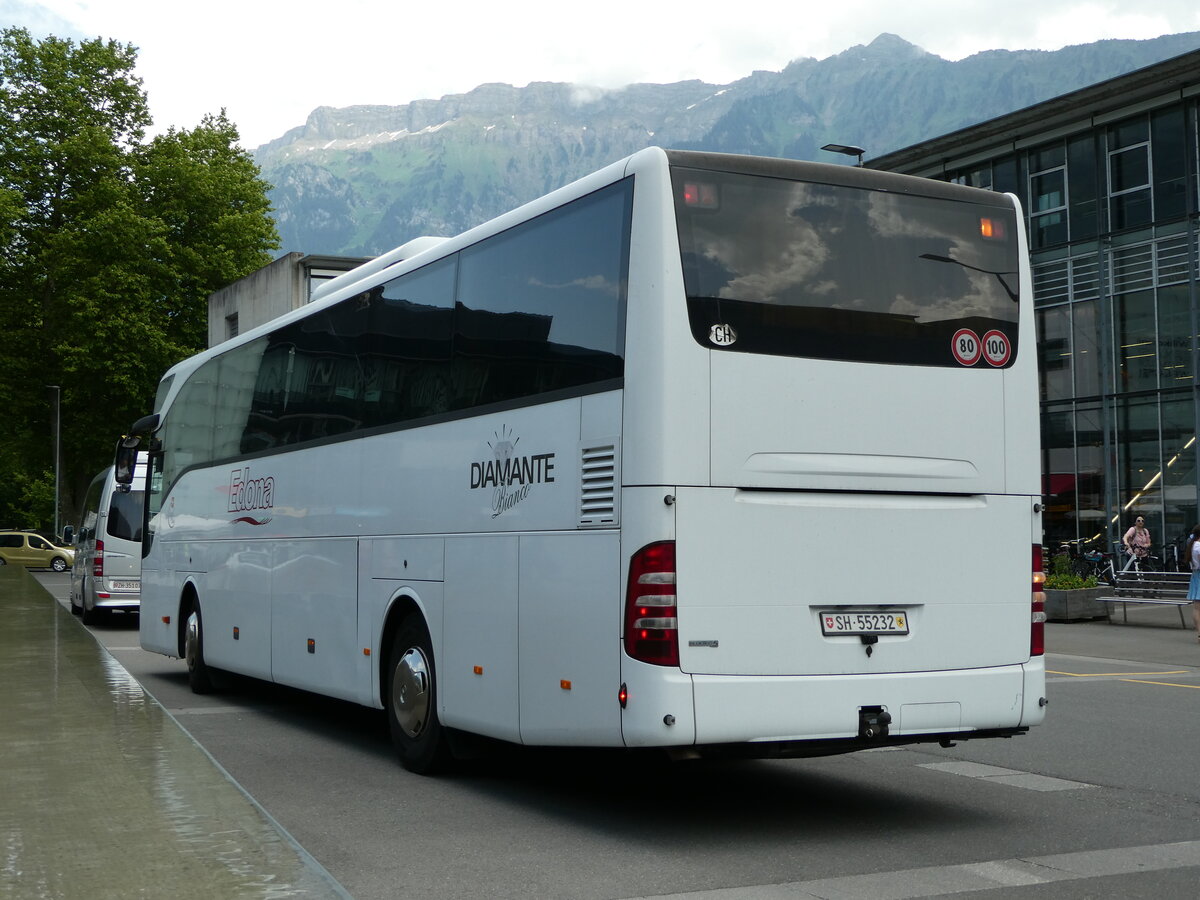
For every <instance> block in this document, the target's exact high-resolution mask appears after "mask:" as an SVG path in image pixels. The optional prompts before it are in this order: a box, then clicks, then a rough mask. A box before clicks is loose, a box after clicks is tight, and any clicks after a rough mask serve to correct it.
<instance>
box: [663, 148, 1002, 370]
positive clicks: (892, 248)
mask: <svg viewBox="0 0 1200 900" xmlns="http://www.w3.org/2000/svg"><path fill="white" fill-rule="evenodd" d="M672 178H673V186H674V192H675V211H676V217H677V221H678V224H679V240H680V252H681V255H682V262H683V274H684V282H685V286H686V290H687V299H688V315H689V319H690V322H691V328H692V333H693V335H694V336H695V338H696V340H697V341H698V342H700V343H701V344H703V345H704V346H706V347H709V348H711V349H714V350H724V351H731V352H743V353H765V354H773V355H778V356H801V357H810V358H817V359H836V360H848V361H854V362H876V363H893V364H907V365H924V366H950V367H963V366H977V367H981V368H989V367H996V368H1000V367H1006V366H1010V365H1012V363H1013V361H1014V359H1015V356H1016V346H1017V318H1018V302H1017V300H1018V284H1019V279H1018V253H1017V223H1016V216H1015V214H1014V211H1013V209H1012V208H1011V207H1010V206H1006V205H1004V204H1003V202H1002V201H1001V200H1000V198H999V197H997V202H996V204H995V205H989V204H986V203H972V202H964V201H960V200H948V199H935V198H931V197H922V196H916V195H911V194H900V193H892V192H884V191H874V190H865V189H861V188H854V187H846V186H839V185H829V184H819V183H810V182H798V181H789V180H785V179H781V178H772V177H764V176H755V175H745V174H732V173H725V172H713V171H707V170H698V169H686V168H679V167H677V168H674V169H673V170H672Z"/></svg>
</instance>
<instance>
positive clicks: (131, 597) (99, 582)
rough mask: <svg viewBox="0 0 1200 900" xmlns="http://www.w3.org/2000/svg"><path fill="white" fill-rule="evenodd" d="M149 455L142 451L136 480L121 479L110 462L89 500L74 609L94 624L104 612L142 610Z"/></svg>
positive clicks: (80, 533) (74, 580) (79, 543)
mask: <svg viewBox="0 0 1200 900" xmlns="http://www.w3.org/2000/svg"><path fill="white" fill-rule="evenodd" d="M146 459H147V454H145V453H139V454H138V457H137V465H136V467H135V469H134V477H133V484H117V482H116V478H115V476H114V475H113V467H112V466H109V467H108V468H107V469H104V470H103V471H102V472H100V473H99V474H98V475H97V476H96V477H95V478H93V479H92V483H91V485H90V486H89V487H88V490H87V493H86V494H85V495H84V499H83V513H82V515H81V516H80V519H79V527H78V530H77V531H76V534H75V564H74V566H73V567H72V570H71V612H73V613H75V614H76V615H82V616H83V621H84V622H85V623H87V624H88V625H93V624H95V623H96V621H97V620H98V619H99V617H100V615H101V614H102V613H104V612H108V611H112V610H123V611H125V612H137V611H138V609H139V608H140V607H141V600H142V581H141V578H142V498H143V496H144V491H145V485H146Z"/></svg>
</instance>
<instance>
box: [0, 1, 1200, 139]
mask: <svg viewBox="0 0 1200 900" xmlns="http://www.w3.org/2000/svg"><path fill="white" fill-rule="evenodd" d="M948 9H951V7H949V6H948V4H946V3H945V2H944V0H908V2H906V3H902V4H901V3H895V2H892V0H889V2H883V0H840V2H839V3H836V4H821V5H816V4H808V3H803V4H798V3H797V4H781V3H779V2H778V0H741V2H739V3H738V4H736V5H735V6H733V7H731V6H730V5H729V4H728V3H727V2H723V0H722V2H717V0H692V2H691V3H688V4H683V5H679V4H664V3H654V2H647V0H609V2H608V3H607V4H605V5H604V6H603V7H595V6H586V5H585V6H572V5H571V4H565V3H562V2H561V0H510V2H508V3H503V4H501V3H495V2H494V0H487V2H484V0H458V2H452V3H443V4H415V3H405V4H397V3H394V2H391V0H340V2H338V3H336V4H329V3H318V2H316V0H289V2H283V0H251V2H246V0H206V2H205V3H204V4H182V3H176V4H164V3H162V2H161V0H41V2H38V3H33V2H29V0H0V22H8V23H11V24H15V25H23V26H26V27H28V28H29V29H30V30H31V31H33V32H34V33H35V34H38V35H39V36H40V35H42V34H44V33H46V32H50V31H52V32H54V33H56V34H59V35H61V36H68V37H73V38H76V39H78V38H81V37H85V36H86V37H95V36H101V37H104V38H113V39H116V40H119V41H122V42H125V43H132V44H134V45H135V46H137V47H138V48H139V54H138V59H139V63H138V74H139V75H140V76H141V77H142V79H143V81H144V84H145V88H146V91H147V93H148V95H149V98H150V104H151V109H152V112H153V114H154V118H155V124H156V126H157V127H158V128H159V129H161V130H165V129H166V128H167V127H168V126H176V127H181V128H190V127H193V126H195V125H196V124H197V123H198V122H199V121H200V119H201V117H202V116H203V115H204V114H205V113H209V112H217V111H218V110H220V109H221V108H222V107H224V108H226V109H227V110H228V113H229V116H230V118H231V119H232V120H233V121H234V122H235V123H237V125H238V127H239V129H240V131H241V133H242V136H243V140H244V142H245V143H246V144H247V145H248V146H256V145H258V144H260V143H263V142H265V141H268V140H270V139H272V138H274V137H278V136H279V135H281V134H282V133H283V132H284V131H286V130H287V129H288V128H291V127H294V126H297V125H302V124H303V123H304V120H305V118H306V117H307V115H308V113H309V112H311V111H312V110H313V109H314V108H316V107H318V106H352V105H357V104H388V105H393V104H401V103H407V102H410V101H412V100H416V99H421V98H437V97H441V96H444V95H446V94H452V93H462V92H465V91H468V90H470V89H471V88H473V87H475V86H477V85H479V84H483V83H486V82H504V83H508V84H514V85H518V86H521V85H525V84H528V83H529V82H531V81H566V82H572V83H575V84H579V85H583V86H591V87H597V88H616V87H621V86H623V85H625V84H629V83H632V82H637V81H650V82H671V81H680V80H684V79H691V78H699V79H702V80H704V81H708V82H711V83H727V82H729V81H733V80H735V79H737V78H741V77H743V76H745V75H749V74H750V73H751V72H752V71H754V70H756V69H766V70H772V71H778V70H780V69H782V68H783V67H784V66H785V65H786V64H787V63H788V62H789V61H791V60H793V59H798V58H803V57H815V58H818V59H821V58H824V57H827V56H830V55H832V54H835V53H838V52H841V51H843V50H845V49H848V48H849V47H851V46H853V45H855V44H865V43H869V42H870V41H871V40H873V39H874V38H875V37H876V36H878V35H879V34H880V33H883V32H891V33H894V34H898V35H900V36H901V37H903V38H904V39H906V40H908V41H911V42H912V43H914V44H917V45H918V46H921V47H923V48H924V49H926V50H928V51H930V52H931V53H936V54H938V55H939V56H943V57H946V58H948V59H958V58H961V57H963V56H967V55H970V54H971V53H975V52H978V51H980V50H985V49H994V48H1007V49H1056V48H1058V47H1062V46H1065V45H1067V44H1075V43H1084V42H1089V41H1094V40H1100V39H1103V38H1110V37H1122V38H1130V37H1132V38H1148V37H1154V36H1157V35H1159V34H1166V33H1176V32H1182V31H1200V7H1198V6H1197V4H1196V3H1195V0H1158V2H1156V3H1155V4H1154V5H1153V6H1152V7H1148V6H1147V5H1146V4H1145V2H1144V0H1089V2H1079V3H1074V2H1070V0H1068V2H1065V3H1064V2H1056V3H1047V2H1045V0H1008V2H1006V3H1004V4H1003V5H1002V6H997V5H996V3H995V2H994V0H989V2H984V0H958V2H957V3H955V4H954V5H953V7H952V10H953V11H952V12H948V11H947V10H948Z"/></svg>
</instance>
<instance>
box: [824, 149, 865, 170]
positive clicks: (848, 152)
mask: <svg viewBox="0 0 1200 900" xmlns="http://www.w3.org/2000/svg"><path fill="white" fill-rule="evenodd" d="M821 149H822V150H828V151H829V152H830V153H844V154H846V155H847V156H857V157H858V165H859V166H860V167H861V166H862V164H863V154H864V153H866V152H867V151H866V150H864V149H863V148H862V147H855V146H853V145H852V144H826V145H825V146H824V147H822V148H821Z"/></svg>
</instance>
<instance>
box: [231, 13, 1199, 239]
mask: <svg viewBox="0 0 1200 900" xmlns="http://www.w3.org/2000/svg"><path fill="white" fill-rule="evenodd" d="M1197 48H1200V32H1193V33H1188V34H1177V35H1166V36H1163V37H1159V38H1154V39H1152V40H1145V41H1133V40H1109V41H1099V42H1096V43H1092V44H1080V45H1077V46H1072V47H1065V48H1063V49H1061V50H1055V51H1008V50H991V51H986V52H983V53H978V54H976V55H974V56H970V57H967V58H965V59H962V60H958V61H948V60H945V59H942V58H941V57H938V56H935V55H934V54H931V53H928V52H926V51H924V50H922V49H921V48H919V47H917V46H915V45H913V44H911V43H909V42H907V41H905V40H903V39H902V38H900V37H897V36H896V35H891V34H883V35H880V36H879V37H878V38H876V39H875V40H874V41H872V42H871V43H870V44H868V45H865V46H863V45H859V46H856V47H852V48H850V49H849V50H846V51H844V52H842V53H839V54H837V55H835V56H831V57H829V58H828V59H823V60H816V59H798V60H795V61H793V62H792V63H789V64H788V65H787V67H785V68H784V69H783V71H781V72H767V71H756V72H753V73H752V74H750V75H748V76H746V77H745V78H742V79H739V80H737V81H735V82H733V83H731V84H726V85H715V84H708V83H705V82H702V81H681V82H676V83H674V84H634V85H630V86H628V87H625V88H621V89H618V90H601V89H597V88H588V87H585V86H581V85H574V84H563V83H551V82H534V83H532V84H529V85H528V86H526V87H521V88H518V87H513V86H511V85H507V84H484V85H481V86H479V87H477V88H475V89H474V90H472V91H469V92H467V93H465V94H453V95H448V96H445V97H442V98H441V99H439V100H417V101H414V102H411V103H406V104H403V105H399V106H350V107H344V108H337V109H335V108H332V107H319V108H317V109H315V110H314V111H313V112H312V113H311V114H310V115H309V117H308V121H307V122H305V123H304V125H302V126H299V127H297V128H293V129H291V130H290V131H288V132H287V133H285V134H284V135H283V136H281V137H279V138H277V139H275V140H273V141H271V142H269V143H267V144H264V145H262V146H261V147H259V148H257V150H255V151H254V157H255V159H256V161H257V162H258V164H259V166H260V167H261V168H262V171H263V177H264V178H265V179H266V180H267V181H268V182H270V183H271V184H272V185H273V187H272V189H271V192H270V197H271V200H272V203H273V205H274V208H275V215H276V224H277V225H278V228H279V233H280V237H281V239H282V242H283V249H284V250H288V251H290V250H299V251H302V252H304V253H315V254H333V255H347V256H374V255H377V254H379V253H382V252H385V251H387V250H389V249H391V248H393V247H395V246H398V245H399V244H402V243H404V242H405V241H407V240H409V239H410V238H413V237H417V236H419V235H443V236H448V235H454V234H458V233H459V232H461V231H464V230H466V229H467V228H470V227H472V226H474V225H477V224H479V223H481V222H485V221H487V220H488V219H490V218H492V217H494V216H496V215H499V214H500V213H502V212H505V211H507V210H509V209H512V208H513V207H515V206H518V205H520V204H521V203H524V202H525V201H528V200H531V199H533V198H535V197H537V196H540V195H541V194H544V193H546V192H547V191H550V190H553V189H554V188H557V187H560V186H561V185H563V184H566V183H568V182H570V181H572V180H574V179H575V178H578V177H580V176H582V175H585V174H587V173H588V172H591V171H594V170H595V169H598V168H600V167H602V166H604V165H606V164H608V163H610V162H613V161H615V160H617V159H620V158H621V157H623V156H627V155H629V154H630V153H633V152H635V151H637V150H640V149H642V148H644V147H648V146H655V145H657V146H662V147H670V148H675V149H698V150H710V151H717V152H728V153H751V154H757V155H763V156H781V157H788V158H793V159H805V160H818V159H823V160H824V161H827V162H836V161H845V162H849V161H850V160H849V159H848V158H846V157H841V158H840V159H839V158H833V157H831V155H830V154H829V153H828V152H824V151H822V150H821V149H820V148H821V147H822V146H823V145H824V144H827V143H830V142H836V143H843V144H853V145H857V146H860V147H863V148H865V149H866V151H867V157H868V159H869V158H870V157H871V156H879V155H882V154H884V153H887V152H890V151H892V150H897V149H900V148H902V147H907V146H910V145H912V144H916V143H919V142H921V141H923V140H927V139H930V138H933V137H938V136H940V135H943V134H947V133H949V132H952V131H955V130H957V129H960V128H965V127H967V126H969V125H973V124H975V123H978V122H982V121H986V120H988V119H991V118H995V117H996V116H1000V115H1004V114H1006V113H1009V112H1013V111H1015V110H1018V109H1023V108H1025V107H1028V106H1032V105H1034V104H1036V103H1039V102H1041V101H1043V100H1048V99H1050V98H1051V97H1055V96H1059V95H1061V94H1065V93H1069V92H1070V91H1073V90H1077V89H1079V88H1082V87H1086V86H1087V85H1090V84H1095V83H1096V82H1100V81H1104V80H1106V79H1109V78H1113V77H1116V76H1118V75H1122V74H1124V73H1127V72H1131V71H1133V70H1135V69H1139V68H1143V67H1145V66H1148V65H1152V64H1154V63H1156V62H1161V61H1162V60H1165V59H1168V58H1170V57H1173V56H1178V55H1180V54H1183V53H1188V52H1190V51H1193V50H1196V49H1197Z"/></svg>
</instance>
